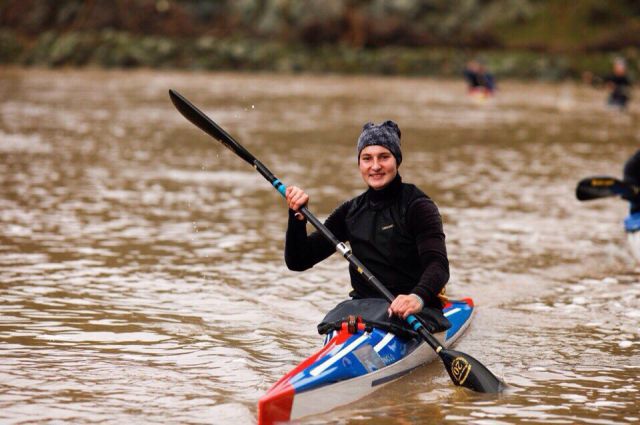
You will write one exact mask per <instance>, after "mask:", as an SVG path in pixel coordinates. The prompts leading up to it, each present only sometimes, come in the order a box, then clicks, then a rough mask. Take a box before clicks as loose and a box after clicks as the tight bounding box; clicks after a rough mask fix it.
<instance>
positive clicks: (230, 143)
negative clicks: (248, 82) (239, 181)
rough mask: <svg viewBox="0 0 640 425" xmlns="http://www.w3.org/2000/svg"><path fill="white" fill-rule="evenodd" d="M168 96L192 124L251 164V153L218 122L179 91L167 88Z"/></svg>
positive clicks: (253, 160) (252, 160) (252, 162)
mask: <svg viewBox="0 0 640 425" xmlns="http://www.w3.org/2000/svg"><path fill="white" fill-rule="evenodd" d="M169 97H170V98H171V102H173V105H174V106H175V107H176V109H177V110H178V112H180V113H181V114H182V116H184V117H185V118H186V119H188V120H189V121H190V122H191V123H192V124H194V125H195V126H196V127H198V128H199V129H200V130H202V131H204V132H205V133H207V134H208V135H210V136H211V137H213V138H214V139H216V140H218V141H219V142H221V143H222V144H223V145H225V146H226V147H227V148H229V149H230V150H231V151H232V152H233V153H235V154H236V155H238V156H239V157H240V158H242V159H244V160H245V161H247V162H248V163H249V164H251V165H253V164H254V162H255V160H256V158H255V157H254V156H253V155H251V153H250V152H249V151H247V150H246V149H245V148H244V147H243V146H242V145H241V144H240V143H238V142H236V141H235V140H234V138H233V137H231V136H230V135H229V133H227V132H226V131H224V130H223V129H222V128H221V127H220V126H218V124H216V123H215V122H213V121H212V120H211V118H209V117H208V116H206V115H205V114H204V113H203V112H202V111H200V110H199V109H198V108H196V107H195V106H194V105H193V104H192V103H191V102H189V101H188V100H187V99H185V98H184V96H182V95H181V94H180V93H178V92H177V91H175V90H169Z"/></svg>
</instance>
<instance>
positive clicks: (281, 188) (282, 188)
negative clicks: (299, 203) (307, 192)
mask: <svg viewBox="0 0 640 425" xmlns="http://www.w3.org/2000/svg"><path fill="white" fill-rule="evenodd" d="M271 184H272V185H273V187H275V188H276V190H277V191H278V192H280V194H281V195H282V196H284V197H286V196H287V194H286V191H287V186H285V185H284V183H282V182H281V181H280V180H278V179H275V180H274V181H273V182H272V183H271Z"/></svg>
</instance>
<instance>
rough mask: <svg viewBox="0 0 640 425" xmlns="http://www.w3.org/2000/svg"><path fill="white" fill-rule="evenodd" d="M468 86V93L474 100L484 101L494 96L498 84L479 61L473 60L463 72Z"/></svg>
mask: <svg viewBox="0 0 640 425" xmlns="http://www.w3.org/2000/svg"><path fill="white" fill-rule="evenodd" d="M463 75H464V78H465V80H466V82H467V85H468V93H469V96H471V97H472V98H473V99H478V100H484V99H487V98H489V97H491V96H492V95H493V93H494V92H495V90H496V83H495V78H494V77H493V74H491V73H490V72H489V71H487V69H486V67H485V65H484V63H483V62H482V61H481V60H479V59H471V60H470V61H469V62H467V65H466V67H465V69H464V72H463Z"/></svg>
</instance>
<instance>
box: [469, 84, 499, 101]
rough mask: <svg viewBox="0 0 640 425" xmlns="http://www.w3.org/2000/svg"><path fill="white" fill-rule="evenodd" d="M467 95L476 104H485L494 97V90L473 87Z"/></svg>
mask: <svg viewBox="0 0 640 425" xmlns="http://www.w3.org/2000/svg"><path fill="white" fill-rule="evenodd" d="M467 94H468V96H469V98H471V100H473V101H474V102H478V103H483V102H485V101H487V100H489V99H491V98H492V97H493V90H490V89H488V88H486V87H473V88H471V89H469V91H468V92H467Z"/></svg>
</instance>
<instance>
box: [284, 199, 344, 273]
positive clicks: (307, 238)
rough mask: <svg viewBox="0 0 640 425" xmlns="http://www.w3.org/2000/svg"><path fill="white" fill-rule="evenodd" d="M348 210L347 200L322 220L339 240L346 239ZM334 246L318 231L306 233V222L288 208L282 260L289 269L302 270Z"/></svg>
mask: <svg viewBox="0 0 640 425" xmlns="http://www.w3.org/2000/svg"><path fill="white" fill-rule="evenodd" d="M347 211H348V202H346V203H344V204H342V205H341V206H339V207H338V208H336V209H335V210H334V211H333V212H332V213H331V215H330V216H329V217H328V218H327V220H326V221H325V222H324V225H325V226H327V228H328V229H329V230H331V232H332V233H333V234H334V235H335V237H336V238H338V240H340V241H341V242H345V241H346V229H345V225H344V218H345V217H346V214H347ZM335 251H336V247H335V246H333V245H332V244H331V242H329V241H328V240H326V239H325V237H324V236H322V234H320V233H319V232H318V231H314V232H312V233H311V234H310V235H307V222H306V220H304V221H301V220H298V219H297V218H295V215H294V212H293V211H292V210H289V223H288V225H287V235H286V238H285V248H284V260H285V263H286V264H287V267H288V268H289V270H294V271H303V270H307V269H310V268H311V267H313V266H314V265H315V264H317V263H319V262H320V261H322V260H324V259H325V258H327V257H329V256H330V255H331V254H333V253H334V252H335Z"/></svg>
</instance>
